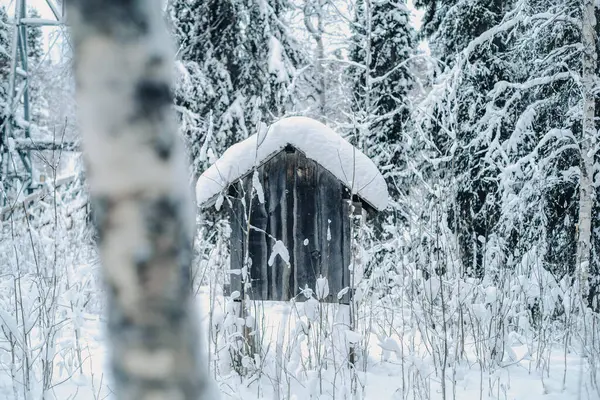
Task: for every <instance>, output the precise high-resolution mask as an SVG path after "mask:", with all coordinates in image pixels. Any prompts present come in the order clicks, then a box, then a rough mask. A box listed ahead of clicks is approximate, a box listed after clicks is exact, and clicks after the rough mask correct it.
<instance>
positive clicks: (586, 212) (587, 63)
mask: <svg viewBox="0 0 600 400" xmlns="http://www.w3.org/2000/svg"><path fill="white" fill-rule="evenodd" d="M582 6H583V10H582V11H583V13H582V16H583V17H582V21H583V23H582V35H581V37H582V42H583V43H582V44H583V60H582V64H583V69H582V82H583V127H582V138H581V143H580V150H581V161H580V170H581V172H580V177H579V224H578V240H577V263H576V268H577V271H578V273H577V279H578V281H579V285H580V290H581V294H582V296H583V297H584V298H585V297H587V293H588V286H589V285H588V274H589V264H590V247H591V236H592V209H593V204H594V198H593V196H594V185H593V167H594V151H595V148H596V128H595V123H594V116H595V112H596V103H595V98H594V85H595V81H596V76H595V73H596V67H597V63H598V54H597V51H596V16H595V9H594V0H583V4H582Z"/></svg>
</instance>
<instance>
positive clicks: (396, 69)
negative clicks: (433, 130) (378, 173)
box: [348, 0, 416, 198]
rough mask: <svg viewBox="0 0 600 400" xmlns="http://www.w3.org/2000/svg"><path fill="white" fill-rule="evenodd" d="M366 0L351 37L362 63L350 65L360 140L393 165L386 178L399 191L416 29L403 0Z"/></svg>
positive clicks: (378, 158) (381, 162) (364, 148)
mask: <svg viewBox="0 0 600 400" xmlns="http://www.w3.org/2000/svg"><path fill="white" fill-rule="evenodd" d="M367 1H368V3H367V2H365V1H364V0H358V1H357V3H356V10H355V14H356V16H355V21H354V23H353V25H352V28H353V30H352V32H353V35H352V39H351V43H350V59H351V61H352V62H354V63H355V64H356V65H360V66H361V67H354V68H351V69H350V72H349V75H348V76H349V79H350V80H351V81H353V82H354V84H353V91H352V110H353V114H354V115H355V121H356V125H357V130H356V132H355V134H356V135H357V136H358V137H357V140H356V142H357V143H358V145H359V146H360V147H361V150H362V151H363V152H365V153H366V154H367V155H368V156H370V157H371V158H372V159H373V160H374V161H375V162H376V163H377V164H378V165H379V166H380V167H386V166H388V165H393V168H392V169H391V170H388V174H387V176H386V178H387V179H388V183H389V186H390V188H391V190H392V193H393V194H397V191H395V190H394V189H395V188H397V187H398V183H399V182H393V180H394V177H395V175H396V174H397V172H398V171H399V170H402V169H403V168H404V166H405V164H404V160H403V157H404V155H405V154H404V151H403V150H404V145H405V132H406V124H407V122H408V119H409V115H410V111H411V108H410V105H409V92H410V91H411V90H412V88H413V85H414V77H413V76H412V74H411V73H410V64H409V62H408V61H409V59H410V58H411V57H412V56H413V55H414V53H415V47H416V40H415V32H414V29H413V28H412V26H411V24H410V13H409V11H408V9H407V8H406V5H405V4H404V3H402V2H394V1H389V0H367ZM392 197H394V198H395V197H396V196H394V195H392Z"/></svg>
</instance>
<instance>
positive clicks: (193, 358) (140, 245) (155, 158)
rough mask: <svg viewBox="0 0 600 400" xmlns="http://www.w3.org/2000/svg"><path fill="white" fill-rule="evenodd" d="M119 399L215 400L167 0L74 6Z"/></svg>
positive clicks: (83, 0) (92, 0)
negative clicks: (199, 314)
mask: <svg viewBox="0 0 600 400" xmlns="http://www.w3.org/2000/svg"><path fill="white" fill-rule="evenodd" d="M68 18H69V23H70V25H71V26H72V37H73V42H74V52H75V68H76V77H77V89H78V105H79V112H80V122H81V128H82V131H83V141H84V150H85V154H86V160H87V173H88V180H89V185H90V191H91V196H92V200H93V204H94V207H95V216H96V223H97V228H98V236H99V250H100V256H101V261H102V264H103V271H104V278H105V281H106V285H107V291H108V297H109V298H108V332H109V335H110V340H111V346H112V347H111V366H112V374H113V379H114V381H115V387H116V395H117V396H116V397H117V398H118V399H128V400H129V399H134V400H135V399H200V398H207V399H208V398H210V399H214V398H217V396H216V395H215V394H214V393H210V394H209V393H208V390H209V387H210V385H209V381H208V374H207V371H206V363H205V362H201V357H200V354H199V353H200V351H199V343H200V337H199V324H198V321H197V318H196V313H195V312H194V307H193V299H192V294H191V292H190V265H191V261H192V251H191V243H192V236H193V229H194V223H193V222H194V216H193V213H192V208H191V206H190V205H191V201H190V199H189V195H190V193H189V186H188V183H187V180H186V171H185V165H184V162H183V160H184V158H183V153H182V151H181V149H180V143H179V141H178V140H177V138H176V129H175V126H174V124H173V121H172V115H171V104H172V102H171V95H170V75H171V71H172V65H171V64H172V61H171V60H172V54H171V52H170V45H169V41H168V36H167V32H166V29H165V27H164V22H163V20H162V16H161V1H160V0H68Z"/></svg>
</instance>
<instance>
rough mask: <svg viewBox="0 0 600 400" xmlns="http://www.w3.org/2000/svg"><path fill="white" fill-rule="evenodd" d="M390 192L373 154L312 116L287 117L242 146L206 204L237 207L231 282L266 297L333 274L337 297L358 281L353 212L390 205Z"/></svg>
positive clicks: (211, 177) (216, 175) (220, 166)
mask: <svg viewBox="0 0 600 400" xmlns="http://www.w3.org/2000/svg"><path fill="white" fill-rule="evenodd" d="M387 196H388V193H387V186H386V183H385V180H384V179H383V177H382V176H381V174H380V173H379V171H378V170H377V168H376V167H375V165H374V164H373V162H372V161H371V160H369V158H368V157H366V156H365V155H364V154H363V153H362V152H360V151H359V150H358V149H356V148H354V147H353V146H352V145H351V144H349V143H348V142H347V141H346V140H344V139H343V138H342V137H341V136H339V135H338V134H336V133H335V132H334V131H332V130H331V129H330V128H328V127H327V126H325V125H323V124H321V123H320V122H318V121H315V120H312V119H309V118H304V117H292V118H286V119H283V120H280V121H278V122H276V123H275V124H273V125H272V126H271V127H270V128H269V129H263V130H262V131H261V132H259V133H257V134H256V135H253V136H252V137H250V138H248V139H246V140H244V141H243V142H241V143H238V144H236V145H234V146H232V147H231V148H229V149H228V150H227V151H226V152H225V153H224V154H223V156H222V157H221V158H220V159H219V160H218V161H217V162H216V163H215V164H213V165H212V166H211V167H210V168H209V169H208V170H207V171H206V172H205V173H204V174H202V176H201V177H200V179H199V181H198V184H197V200H198V204H199V206H200V207H202V208H206V207H211V206H215V207H217V208H218V209H220V208H221V207H225V208H227V210H228V212H229V215H230V222H231V228H232V232H231V280H230V289H229V290H230V291H231V292H234V291H239V292H240V293H245V294H248V295H249V296H250V298H251V299H261V300H278V301H284V300H289V299H290V298H292V297H295V296H298V295H299V293H300V290H301V289H303V288H306V287H308V288H310V289H312V290H313V291H314V290H315V287H316V285H317V284H316V281H317V278H319V277H320V276H323V277H326V278H327V279H328V285H329V293H330V294H329V296H328V298H326V299H324V301H329V302H337V301H338V298H337V294H338V293H339V292H340V291H342V289H344V288H347V287H350V286H351V274H350V269H349V266H350V265H351V259H352V255H351V246H350V245H351V239H352V238H351V218H350V214H351V213H354V214H356V213H358V214H363V215H365V214H367V213H372V212H377V211H382V210H383V209H384V208H385V207H386V205H387ZM246 255H247V256H248V258H247V260H248V262H247V264H248V265H245V264H244V260H245V259H246ZM246 271H247V272H248V274H247V275H246ZM243 277H247V278H246V279H245V280H244V279H243ZM242 281H246V282H247V284H246V285H244V287H242ZM303 297H304V296H300V299H302V298H303ZM340 301H341V302H343V303H346V302H347V301H348V296H345V297H343V298H342V299H341V300H340Z"/></svg>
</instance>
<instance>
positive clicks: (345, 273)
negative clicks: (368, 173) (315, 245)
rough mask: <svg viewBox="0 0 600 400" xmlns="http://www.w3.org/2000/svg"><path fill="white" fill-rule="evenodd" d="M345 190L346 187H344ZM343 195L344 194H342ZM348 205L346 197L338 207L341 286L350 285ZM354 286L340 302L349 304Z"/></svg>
mask: <svg viewBox="0 0 600 400" xmlns="http://www.w3.org/2000/svg"><path fill="white" fill-rule="evenodd" d="M344 190H346V189H344ZM342 197H345V196H342ZM350 206H351V202H350V201H349V200H348V199H345V198H344V199H342V205H341V207H340V213H341V221H342V234H341V237H342V243H341V252H342V265H343V268H342V287H350V284H351V281H350V270H349V269H348V267H349V266H350V263H351V260H352V229H351V226H352V221H351V219H350ZM353 290H354V288H352V287H350V290H349V291H348V293H347V294H346V295H344V297H343V298H342V299H341V300H340V303H342V304H350V294H351V293H352V292H353Z"/></svg>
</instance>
